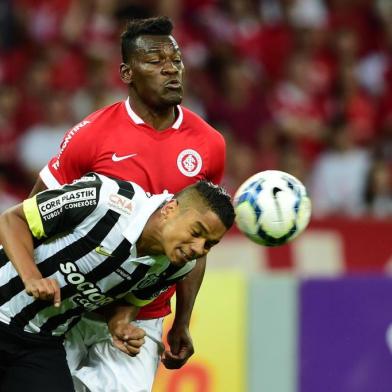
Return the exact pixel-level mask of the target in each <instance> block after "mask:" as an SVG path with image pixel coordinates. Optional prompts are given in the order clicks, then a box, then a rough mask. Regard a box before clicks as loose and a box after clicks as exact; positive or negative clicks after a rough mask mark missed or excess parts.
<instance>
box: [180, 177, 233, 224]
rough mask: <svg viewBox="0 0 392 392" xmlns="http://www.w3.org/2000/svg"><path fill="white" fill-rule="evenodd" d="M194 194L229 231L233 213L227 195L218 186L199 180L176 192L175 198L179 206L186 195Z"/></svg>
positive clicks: (229, 198) (229, 197)
mask: <svg viewBox="0 0 392 392" xmlns="http://www.w3.org/2000/svg"><path fill="white" fill-rule="evenodd" d="M194 192H196V193H197V194H198V196H199V197H200V199H201V201H202V202H203V203H204V204H205V206H206V207H207V208H209V209H211V211H213V212H214V213H215V214H216V215H218V217H219V219H220V220H221V221H222V223H223V224H224V226H225V227H226V229H227V230H228V229H230V227H231V226H232V225H233V223H234V218H235V213H234V207H233V204H232V202H231V196H230V195H229V193H228V192H227V191H226V190H225V189H224V188H223V187H221V186H219V185H215V184H213V183H212V182H210V181H206V180H201V181H198V182H196V183H195V184H193V185H190V186H188V187H186V188H185V189H183V190H182V191H180V192H178V193H177V194H176V195H175V197H176V198H177V199H178V200H179V202H180V204H181V199H183V198H187V196H188V195H190V196H191V195H192V194H194ZM191 197H192V196H191Z"/></svg>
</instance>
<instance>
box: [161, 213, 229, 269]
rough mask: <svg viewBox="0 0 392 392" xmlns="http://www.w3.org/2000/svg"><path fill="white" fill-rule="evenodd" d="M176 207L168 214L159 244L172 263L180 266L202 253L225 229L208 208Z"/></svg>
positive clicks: (220, 236) (200, 255)
mask: <svg viewBox="0 0 392 392" xmlns="http://www.w3.org/2000/svg"><path fill="white" fill-rule="evenodd" d="M178 207H179V206H177V208H176V209H173V210H170V211H169V213H168V214H167V217H166V223H165V226H164V227H163V230H162V241H163V244H162V245H163V248H164V251H165V254H166V255H167V256H168V258H169V259H170V261H171V263H173V264H175V265H178V266H182V265H185V263H187V262H188V261H191V260H194V259H196V258H199V257H202V256H205V255H206V254H207V253H208V252H209V251H210V249H211V248H212V247H213V246H214V245H216V244H217V243H218V242H219V241H220V240H221V238H222V237H223V235H224V234H225V233H226V231H227V229H226V227H225V226H224V224H223V223H222V221H221V220H220V219H219V217H218V215H216V214H215V213H214V212H212V211H211V210H205V211H203V212H200V211H198V210H197V209H196V208H188V209H187V210H185V211H182V210H181V209H180V208H178Z"/></svg>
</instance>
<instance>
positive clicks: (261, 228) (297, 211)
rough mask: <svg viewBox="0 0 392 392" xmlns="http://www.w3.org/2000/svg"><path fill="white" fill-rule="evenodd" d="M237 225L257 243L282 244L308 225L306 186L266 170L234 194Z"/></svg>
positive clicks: (308, 202) (287, 175)
mask: <svg viewBox="0 0 392 392" xmlns="http://www.w3.org/2000/svg"><path fill="white" fill-rule="evenodd" d="M233 202H234V209H235V212H236V224H237V227H238V228H239V230H240V231H241V232H242V233H244V234H245V235H246V236H247V237H248V238H250V239H251V240H252V241H254V242H256V243H257V244H260V245H264V246H279V245H283V244H285V243H287V242H289V241H291V240H293V239H294V238H296V237H297V236H298V235H299V234H301V233H302V232H303V231H304V230H305V228H306V226H307V225H308V223H309V220H310V216H311V202H310V199H309V197H308V195H307V192H306V188H305V186H304V185H303V184H302V183H301V182H300V181H299V180H298V179H297V178H295V177H294V176H292V175H291V174H288V173H285V172H282V171H278V170H266V171H263V172H260V173H257V174H255V175H253V176H252V177H250V178H248V179H247V180H246V181H245V182H244V183H243V184H242V185H241V186H240V187H239V188H238V190H237V192H236V193H235V195H234V200H233Z"/></svg>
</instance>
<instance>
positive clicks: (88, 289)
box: [0, 173, 196, 336]
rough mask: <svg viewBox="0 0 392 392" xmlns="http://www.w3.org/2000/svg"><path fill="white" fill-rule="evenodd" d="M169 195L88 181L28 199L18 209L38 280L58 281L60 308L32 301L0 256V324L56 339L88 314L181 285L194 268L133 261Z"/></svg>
mask: <svg viewBox="0 0 392 392" xmlns="http://www.w3.org/2000/svg"><path fill="white" fill-rule="evenodd" d="M171 197H172V195H170V194H168V193H163V194H159V195H152V196H150V195H148V194H146V193H145V192H144V191H143V189H142V188H140V187H139V186H138V185H136V184H134V183H131V182H126V181H120V180H115V179H111V178H108V177H105V176H102V175H99V174H95V173H89V174H88V175H86V176H85V177H83V178H81V179H80V180H78V181H75V182H74V183H73V184H71V185H65V186H64V187H62V188H59V189H55V190H47V191H44V192H41V193H39V194H37V195H36V196H34V197H32V198H30V199H27V200H25V201H24V203H23V209H24V213H25V216H26V219H27V221H28V224H29V227H30V230H31V233H32V235H33V238H34V257H35V261H36V263H37V266H38V269H39V270H40V272H41V274H42V276H43V277H51V278H55V279H57V281H58V282H59V284H60V287H61V306H60V307H59V308H55V307H54V306H53V303H52V302H49V301H42V300H35V299H34V298H33V297H31V296H29V295H27V294H26V292H25V290H24V285H23V283H22V281H21V279H20V278H19V276H18V274H17V272H16V270H15V268H14V267H13V265H12V263H11V262H10V261H9V260H8V258H7V256H6V254H5V252H4V250H3V249H2V248H1V250H0V321H1V322H4V323H6V324H9V325H10V326H13V327H15V328H21V329H24V330H25V331H27V332H32V333H38V334H40V335H45V336H48V335H49V336H61V335H63V334H64V333H65V332H66V331H67V330H68V329H69V328H70V327H71V326H72V325H74V324H75V323H76V322H77V321H78V319H79V317H80V315H81V314H82V313H83V312H85V311H91V310H94V309H96V308H98V307H100V306H103V305H106V304H108V303H110V302H112V301H114V300H116V299H117V298H121V297H125V298H126V299H127V300H128V301H129V302H131V303H133V304H135V305H138V306H142V305H144V304H146V303H148V302H150V301H151V300H152V299H153V298H154V297H155V296H157V295H158V294H159V293H160V292H162V291H164V290H165V289H166V288H167V287H169V286H170V285H171V284H173V283H174V282H176V281H177V280H179V279H180V278H182V277H183V276H184V275H185V274H187V273H188V272H189V271H190V270H191V269H192V268H193V267H194V265H195V263H196V261H192V262H189V263H187V264H186V265H185V266H184V267H175V266H174V265H173V264H171V263H170V262H169V260H168V259H167V257H166V256H165V255H162V256H157V257H152V256H144V257H138V256H137V250H136V246H135V245H134V244H136V241H137V239H138V238H139V236H140V234H141V232H142V230H143V228H144V226H145V224H146V222H147V220H148V218H149V217H150V215H151V214H152V213H153V212H154V211H155V210H156V209H157V208H158V207H159V206H160V205H161V204H162V203H164V202H165V201H167V200H170V199H171Z"/></svg>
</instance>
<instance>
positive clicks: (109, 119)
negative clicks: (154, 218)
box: [32, 17, 225, 392]
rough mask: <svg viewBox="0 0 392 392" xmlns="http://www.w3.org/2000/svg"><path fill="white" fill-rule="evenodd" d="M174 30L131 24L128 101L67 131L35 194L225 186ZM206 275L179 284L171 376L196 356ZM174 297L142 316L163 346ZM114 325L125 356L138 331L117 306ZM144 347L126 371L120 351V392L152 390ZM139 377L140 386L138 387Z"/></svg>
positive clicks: (152, 360)
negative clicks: (107, 180) (119, 184)
mask: <svg viewBox="0 0 392 392" xmlns="http://www.w3.org/2000/svg"><path fill="white" fill-rule="evenodd" d="M172 28H173V26H172V23H171V21H170V20H169V19H168V18H165V17H157V18H150V19H144V20H136V21H131V22H129V24H128V26H127V28H126V30H125V31H124V33H123V34H122V42H121V49H122V59H123V63H122V64H121V66H120V75H121V79H122V81H123V82H124V83H126V84H127V85H128V90H129V96H128V98H127V99H126V100H124V101H122V102H118V103H115V104H113V105H111V106H107V107H104V108H103V109H101V110H98V111H97V112H95V113H93V114H91V115H90V116H88V117H87V118H86V119H84V120H83V121H82V122H80V123H79V124H77V125H76V126H75V127H73V128H72V129H71V130H69V131H68V132H67V134H66V135H65V137H64V139H63V141H62V144H61V149H60V152H59V154H58V155H57V156H56V157H54V158H53V159H52V160H51V161H50V162H49V163H48V164H47V166H46V167H45V168H43V170H42V171H41V173H40V177H39V178H38V180H37V183H36V185H35V186H34V189H33V191H32V194H34V193H36V192H38V191H40V190H42V189H45V188H54V187H58V186H60V185H61V184H65V183H70V182H72V181H73V180H74V179H76V178H79V177H81V176H82V175H83V174H85V173H87V172H92V171H94V172H98V173H101V174H104V175H107V176H111V177H116V178H119V179H124V180H130V181H133V182H135V183H137V184H139V185H141V186H142V187H143V188H144V189H145V190H146V191H149V192H151V193H159V192H162V191H163V190H165V189H167V190H168V191H169V192H177V191H178V190H180V189H182V188H184V187H185V186H187V185H189V184H191V183H194V182H196V181H198V180H200V179H207V180H210V181H212V182H214V183H219V182H220V181H221V179H222V176H223V171H224V162H225V142H224V139H223V137H222V135H221V134H220V133H218V132H217V131H216V130H215V129H213V128H212V127H211V126H209V125H208V124H207V123H206V122H205V121H203V120H202V119H201V118H200V117H199V116H197V115H196V114H195V113H193V112H191V111H190V110H188V109H186V108H184V107H182V106H180V103H181V101H182V97H183V72H184V65H183V62H182V57H181V52H180V49H179V47H178V44H177V42H176V41H175V39H174V38H173V36H172V35H171V32H172ZM194 235H195V236H196V235H198V233H195V234H194ZM204 270H205V259H199V260H198V262H197V267H196V268H195V269H194V271H192V273H191V275H190V276H189V277H188V278H187V279H186V280H184V281H182V282H180V283H178V284H177V305H176V314H175V319H174V323H173V326H172V328H171V330H170V332H169V335H168V343H169V349H168V350H166V351H165V352H164V353H163V355H162V362H163V363H164V365H165V366H166V367H167V368H169V369H176V368H180V367H181V366H182V365H183V364H184V363H185V362H186V361H187V359H188V358H189V357H190V356H191V355H192V354H193V352H194V349H193V344H192V339H191V337H190V334H189V329H188V327H189V321H190V317H191V312H192V308H193V304H194V301H195V298H196V295H197V292H198V290H199V287H200V284H201V282H202V279H203V275H204ZM174 292H175V287H174V286H173V287H172V288H170V289H169V290H168V291H167V292H165V293H163V294H162V295H160V296H159V297H158V298H157V299H156V300H155V301H154V302H153V303H152V304H150V305H147V306H146V307H144V308H143V309H142V310H141V311H140V313H139V315H138V320H139V321H138V326H139V327H141V328H144V329H146V330H149V329H151V330H154V331H155V332H157V333H156V334H155V335H156V336H158V339H161V332H162V318H163V317H164V316H165V315H167V314H169V313H170V297H171V296H172V295H173V293H174ZM120 310H121V311H120ZM108 325H109V328H110V332H111V333H112V335H113V341H114V344H115V345H116V346H117V347H118V348H120V349H121V350H123V351H125V352H127V344H128V345H131V342H130V341H127V339H126V336H131V335H132V328H134V327H132V326H130V324H129V323H128V322H127V313H126V309H124V307H123V306H120V305H119V306H118V309H117V313H115V315H114V316H113V317H112V318H111V319H110V321H109V323H108ZM149 343H151V342H149ZM145 346H146V347H144V346H143V347H142V350H141V352H140V354H139V355H138V356H137V357H136V358H132V357H126V358H127V361H126V364H125V365H123V362H124V357H125V356H124V355H122V354H121V352H120V351H118V350H117V351H115V353H114V354H113V355H117V354H116V353H117V352H118V353H119V354H121V355H122V357H121V358H120V359H121V361H122V366H128V365H129V369H128V370H127V371H123V372H121V375H122V377H123V376H124V374H128V378H127V376H124V377H125V379H120V378H119V377H117V379H118V380H117V382H118V383H120V384H118V385H117V386H116V388H119V389H116V390H127V391H132V390H133V389H132V385H135V390H137V391H149V390H150V389H151V387H152V382H153V378H154V375H155V372H156V368H157V364H158V363H159V362H158V361H159V353H158V352H159V350H158V348H159V347H158V346H159V345H158V344H156V343H154V344H153V345H152V346H151V344H150V346H151V347H149V348H148V347H147V344H145ZM112 348H113V349H114V347H112ZM143 350H144V351H146V352H144V351H143ZM97 356H98V357H99V356H100V353H97ZM102 361H103V362H105V358H103V359H102ZM113 364H114V361H112V363H111V365H113ZM144 364H149V365H146V366H144ZM101 365H102V363H101ZM102 366H104V365H102ZM140 366H141V367H142V368H143V366H144V367H145V368H144V369H141V368H140ZM146 367H148V369H146ZM71 370H72V369H71ZM122 377H121V378H122ZM130 377H133V378H132V379H131V380H130V379H129V378H130ZM137 377H139V378H140V380H137V381H136V380H135V378H137ZM82 381H83V380H82ZM121 387H122V388H124V389H121ZM96 388H97V389H94V392H95V391H98V390H100V389H99V385H97V386H96ZM102 388H103V389H102V390H104V386H102Z"/></svg>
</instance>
